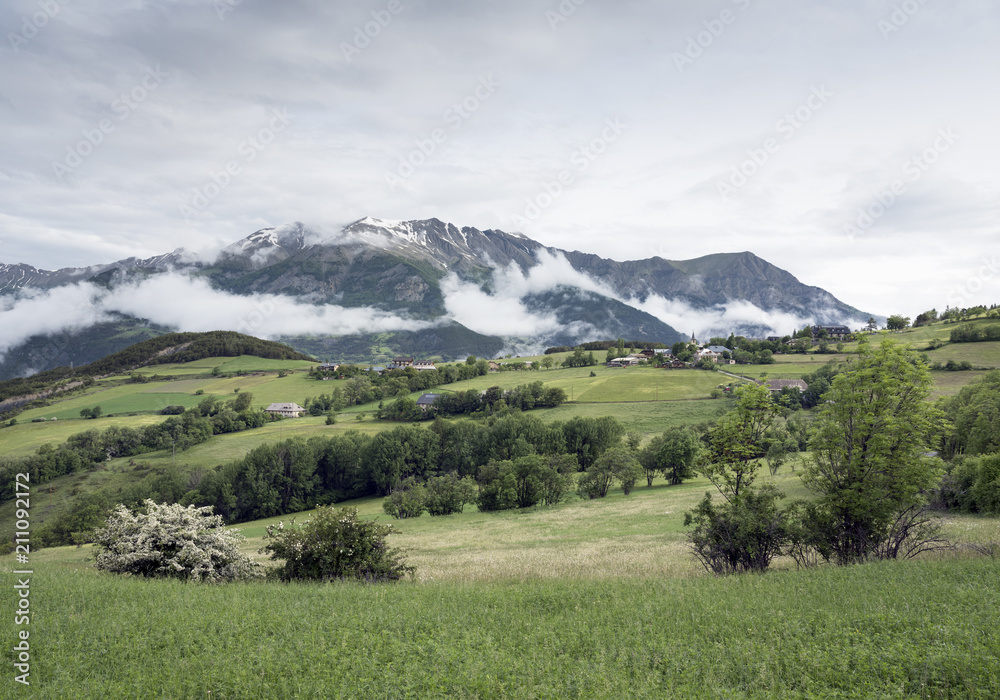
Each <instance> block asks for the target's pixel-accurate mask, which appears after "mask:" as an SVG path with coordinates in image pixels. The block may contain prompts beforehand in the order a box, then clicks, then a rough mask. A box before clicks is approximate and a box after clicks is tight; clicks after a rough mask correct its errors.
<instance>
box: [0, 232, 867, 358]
mask: <svg viewBox="0 0 1000 700" xmlns="http://www.w3.org/2000/svg"><path fill="white" fill-rule="evenodd" d="M164 279H166V280H173V283H172V284H173V285H174V286H173V287H170V286H166V288H167V291H166V292H164V291H163V290H162V289H160V288H157V292H156V294H155V295H154V294H145V295H144V294H142V293H141V292H143V291H144V289H145V288H144V287H143V285H144V284H149V285H154V284H155V282H156V281H157V280H164ZM177 280H180V282H177ZM206 282H207V283H208V284H209V285H210V288H206V287H205V286H204V285H205V283H206ZM74 283H76V284H81V285H83V287H82V291H84V292H86V293H87V294H89V295H90V297H91V301H90V303H91V304H92V305H93V304H101V305H102V306H101V311H102V314H95V315H94V318H99V319H100V320H102V321H103V320H106V319H107V318H108V317H109V316H112V317H113V316H114V314H118V315H119V316H127V317H131V318H137V317H144V318H148V319H149V322H150V324H157V323H159V324H161V325H163V326H167V325H169V326H171V327H172V328H179V329H181V330H183V329H185V325H186V324H189V326H188V327H189V328H190V329H191V330H200V329H203V328H205V327H206V326H208V327H219V326H220V325H222V324H223V323H231V324H232V325H231V326H230V327H231V328H234V329H238V330H241V331H248V332H251V333H253V334H254V335H261V336H265V337H271V338H278V337H285V338H289V339H296V340H295V342H297V343H301V344H300V345H299V347H309V348H310V349H311V348H313V347H321V348H325V349H326V350H327V353H326V354H332V353H335V352H337V350H338V348H343V351H345V352H346V351H348V348H349V349H350V352H349V354H350V355H351V356H352V357H357V355H356V352H357V351H359V349H360V348H363V347H365V346H370V347H382V348H383V349H385V348H389V349H394V348H393V346H392V345H391V344H389V345H386V344H385V343H383V342H381V341H380V339H379V337H378V336H379V335H380V334H386V333H390V334H392V335H391V337H392V338H394V339H395V340H396V342H397V343H398V345H397V346H396V347H398V349H399V350H400V351H405V350H403V348H407V347H411V343H412V342H414V339H415V338H420V337H423V336H420V335H419V334H420V333H421V332H423V331H424V330H431V329H434V328H444V327H452V328H461V329H462V330H461V332H457V333H456V332H448V333H443V334H442V333H438V334H437V335H434V334H433V333H431V334H430V335H428V336H426V338H427V339H428V352H429V351H430V349H431V348H433V349H434V351H435V352H434V354H439V355H442V356H445V357H449V358H454V357H455V356H456V355H458V354H459V350H460V349H462V350H464V349H465V348H468V347H475V348H477V349H478V350H479V352H473V353H472V354H477V355H479V354H485V353H483V349H484V348H491V347H494V346H496V345H497V344H498V343H499V344H500V345H501V347H503V344H504V343H505V342H507V347H508V351H509V349H510V348H513V347H517V348H518V349H519V350H529V349H540V347H544V346H545V345H557V344H558V345H562V344H574V343H577V342H582V341H586V340H595V339H607V338H615V337H619V336H624V337H630V338H648V339H649V340H653V341H660V342H671V341H673V340H677V339H681V338H682V337H686V336H687V334H688V333H689V332H691V331H692V330H695V331H697V332H698V334H699V335H703V336H705V337H708V336H711V335H728V334H729V333H730V332H733V331H735V332H737V333H742V334H745V335H768V334H770V333H774V332H780V333H786V332H788V331H789V330H790V328H789V326H790V325H793V324H795V325H797V326H798V327H801V326H802V325H804V324H806V323H843V324H846V325H851V326H854V327H858V326H860V325H862V324H863V323H864V322H865V321H867V319H868V317H869V316H870V315H871V314H868V313H862V312H860V311H859V310H858V309H855V308H854V307H851V306H849V305H847V304H844V303H843V302H841V301H840V300H838V299H836V298H835V297H834V296H833V295H831V294H829V293H828V292H826V291H824V290H822V289H820V288H818V287H812V286H809V285H806V284H803V283H802V282H800V281H799V280H798V279H796V278H795V277H794V276H793V275H792V274H790V273H789V272H787V271H785V270H782V269H780V268H778V267H776V266H774V265H771V264H770V263H768V262H767V261H766V260H763V259H761V258H759V257H757V256H756V255H754V254H753V253H750V252H742V253H720V254H713V255H707V256H703V257H700V258H696V259H694V260H680V261H671V260H665V259H663V258H660V257H653V258H647V259H645V260H631V261H616V260H610V259H606V258H601V257H599V256H597V255H592V254H588V253H585V252H580V251H564V250H560V249H557V248H551V247H546V246H543V245H542V244H540V243H538V242H537V241H533V240H531V239H530V238H527V237H525V236H523V235H521V234H517V233H507V232H504V231H498V230H486V231H481V230H479V229H476V228H471V227H465V228H458V227H456V226H454V225H453V224H448V223H445V222H442V221H440V220H438V219H427V220H421V221H387V220H382V219H375V218H372V217H366V218H364V219H360V220H358V221H355V222H353V223H351V224H349V225H347V226H343V227H326V226H306V225H304V224H301V223H292V224H286V225H283V226H278V227H274V228H265V229H261V230H259V231H256V232H254V233H252V234H251V235H249V236H247V237H246V238H245V239H243V240H241V241H238V242H236V243H233V244H232V245H230V246H228V247H226V248H225V249H224V250H223V251H222V252H221V253H220V254H219V255H218V256H217V258H216V259H215V260H214V261H212V262H210V263H209V262H191V261H189V259H188V257H187V256H186V255H185V253H184V252H183V251H180V250H178V251H174V252H173V253H170V254H167V255H161V256H155V257H152V258H148V259H143V260H140V259H137V258H129V259H126V260H121V261H118V262H116V263H111V264H105V265H97V266H93V267H88V268H67V269H64V270H55V271H45V270H37V269H35V268H33V267H30V266H27V265H0V299H3V300H5V301H4V302H3V304H5V305H6V306H7V307H8V308H14V307H16V306H17V305H18V304H20V303H27V302H28V301H29V299H28V297H29V296H33V297H34V299H33V300H31V301H33V303H35V305H36V306H39V307H41V308H42V309H44V307H45V301H46V299H45V296H44V292H45V290H51V291H52V293H53V294H54V293H55V288H56V287H60V286H64V285H67V284H74ZM198 284H200V285H201V286H200V287H197V285H198ZM87 285H90V286H87ZM184 285H187V287H186V288H184V289H183V290H181V291H184V292H185V293H186V296H183V295H179V294H178V295H177V296H178V297H179V298H183V299H185V300H186V303H185V305H184V308H183V309H180V311H182V312H183V313H178V311H179V309H178V308H177V307H176V306H174V307H170V305H169V303H168V302H169V301H170V299H169V298H168V299H164V298H163V297H165V296H166V297H171V296H172V294H171V291H172V290H173V289H174V288H175V287H183V286H184ZM195 287H197V288H195ZM39 290H41V292H40V291H39ZM39 294H41V297H39ZM157 295H158V296H157ZM154 296H155V297H156V298H155V299H152V297H154ZM247 297H250V298H251V299H253V300H257V301H256V302H254V303H258V304H259V305H260V306H261V307H266V308H269V309H270V308H274V309H278V311H275V312H273V313H267V314H257V313H256V312H254V311H247V309H246V303H243V304H242V305H241V304H238V303H237V302H238V301H239V300H240V299H243V300H244V302H246V299H247ZM39 299H40V301H39ZM64 299H65V295H64ZM135 299H140V300H144V301H143V302H141V303H140V302H135V301H134V300H135ZM261 300H264V301H261ZM164 302H167V303H166V304H164ZM53 303H55V302H53ZM143 304H145V305H143ZM230 305H232V306H234V307H236V306H238V307H239V308H241V309H242V311H239V312H237V311H235V310H234V311H233V312H232V313H228V312H226V311H223V312H221V313H220V312H219V311H218V309H227V308H229V306H230ZM164 306H167V307H170V308H168V309H167V310H168V311H169V313H167V312H166V311H165V309H164ZM203 308H204V309H214V310H216V311H215V314H214V315H213V316H211V318H212V319H213V321H212V322H211V324H207V323H205V322H201V323H197V321H198V320H199V319H200V318H201V312H202V309H203ZM3 309H4V307H3V306H0V313H2V312H3ZM61 309H63V310H64V309H65V301H63V307H61ZM32 315H38V314H35V313H34V312H33V313H32V314H21V315H20V316H18V318H21V319H23V318H25V317H28V316H32ZM42 315H44V310H43V311H42ZM258 316H259V317H260V318H259V321H260V323H259V324H256V325H252V327H251V326H247V327H244V326H241V325H240V323H241V321H245V319H247V318H256V317H258ZM313 317H315V319H316V320H315V322H313V320H312V319H313ZM216 318H221V319H222V321H221V322H219V323H216V322H215V320H214V319H216ZM227 319H231V320H227ZM341 319H343V321H341ZM359 319H360V320H359ZM26 323H28V324H29V325H30V323H31V319H30V318H29V320H28V321H27V322H26ZM671 324H676V325H677V326H680V327H682V328H684V331H685V332H684V333H680V332H678V331H677V330H676V329H675V328H674V327H673V326H672V325H671ZM51 325H52V324H47V325H46V324H42V323H39V324H38V326H39V331H38V334H37V335H40V336H45V335H51V334H52V332H53V331H52V329H51ZM68 325H69V324H67V326H68ZM77 325H79V324H77ZM779 325H780V328H778V327H775V326H779ZM365 326H367V327H365ZM19 330H20V331H21V332H20V333H19V334H17V335H16V336H15V337H17V338H23V337H28V336H30V335H31V334H29V333H25V332H24V331H25V329H23V328H22V329H19ZM413 333H416V335H407V334H413ZM112 335H113V334H109V336H108V339H109V342H111V336H112ZM332 336H349V338H345V339H344V341H343V342H342V343H340V344H339V345H338V343H335V342H325V340H324V339H329V338H330V337H332ZM309 338H312V339H314V340H316V342H318V343H319V344H318V345H317V344H315V343H314V342H313V341H312V340H308V341H307V340H306V339H309ZM432 338H437V340H432ZM459 338H461V340H460V341H459V340H458V339H459ZM447 339H452V340H455V341H456V344H455V345H454V347H452V348H451V349H449V348H448V347H446V346H447V343H448V342H450V341H448V340H447ZM3 340H4V339H3V337H2V334H0V352H2V351H3V349H4V348H7V349H8V352H7V355H8V356H10V355H11V354H12V353H15V354H16V353H17V352H19V350H18V348H17V347H14V346H16V345H17V343H14V342H7V343H6V344H5V343H4V342H3ZM382 340H384V338H383V339H382ZM320 341H323V342H320ZM29 342H37V341H29ZM442 343H443V344H442ZM71 345H72V344H71ZM109 347H110V346H109ZM417 347H419V345H418V346H417ZM470 352H471V351H470ZM417 354H420V353H417ZM21 356H22V357H24V356H26V357H33V356H32V353H31V352H27V354H26V355H25V352H24V351H21ZM331 359H336V358H331ZM371 359H375V357H374V356H373V357H372V358H371ZM74 361H76V360H74ZM17 365H18V367H19V368H20V370H19V371H24V370H25V369H26V368H32V369H39V368H43V366H33V361H27V360H24V359H20V360H18V361H17ZM12 372H16V371H15V370H11V369H7V370H5V369H4V367H3V365H2V364H0V374H3V373H6V374H7V375H8V376H9V375H10V374H11V373H12Z"/></svg>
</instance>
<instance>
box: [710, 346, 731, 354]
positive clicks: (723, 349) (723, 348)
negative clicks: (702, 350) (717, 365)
mask: <svg viewBox="0 0 1000 700" xmlns="http://www.w3.org/2000/svg"><path fill="white" fill-rule="evenodd" d="M708 349H709V350H711V351H712V352H714V353H716V354H718V355H721V354H722V353H724V352H728V353H729V354H730V355H732V354H733V351H732V350H730V349H729V348H727V347H726V346H725V345H709V346H708Z"/></svg>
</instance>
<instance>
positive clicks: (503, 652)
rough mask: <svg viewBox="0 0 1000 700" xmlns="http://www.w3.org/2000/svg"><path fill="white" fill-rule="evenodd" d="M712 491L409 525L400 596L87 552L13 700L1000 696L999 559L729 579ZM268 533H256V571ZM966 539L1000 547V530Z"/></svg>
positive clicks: (48, 585)
mask: <svg viewBox="0 0 1000 700" xmlns="http://www.w3.org/2000/svg"><path fill="white" fill-rule="evenodd" d="M776 481H777V483H778V484H779V485H781V486H783V487H784V488H786V490H788V491H789V492H790V495H795V494H796V492H797V491H798V489H800V488H801V487H800V486H797V481H796V477H795V476H794V475H792V474H790V473H786V474H779V476H778V477H777V479H776ZM705 488H706V483H705V482H704V481H696V482H691V483H689V484H685V485H683V486H681V487H666V486H664V485H662V484H654V486H653V487H652V488H647V487H645V486H642V487H639V488H638V489H636V490H635V491H634V492H633V493H632V494H631V495H630V496H628V497H626V496H623V495H621V493H620V492H619V493H614V494H613V495H611V496H609V497H608V498H607V499H604V500H601V501H571V502H569V503H567V504H563V505H560V506H557V507H553V508H535V509H530V510H527V511H515V512H504V513H493V514H483V513H478V512H476V511H475V509H474V508H472V509H467V512H466V513H463V514H459V515H453V516H448V517H444V518H431V517H429V516H426V515H425V516H423V517H421V518H418V519H415V520H408V521H403V522H402V523H401V526H400V529H401V531H402V534H399V535H394V536H392V538H390V541H391V542H392V543H394V544H395V545H397V546H402V547H404V548H406V549H407V550H408V554H407V557H408V561H410V562H411V563H413V564H415V565H416V566H417V567H418V570H417V574H416V576H415V577H414V578H413V579H412V580H404V581H401V582H399V583H397V584H392V585H377V586H366V585H362V584H352V583H342V584H296V585H288V584H277V583H254V584H230V585H222V586H199V585H191V584H183V583H178V582H172V581H144V580H137V579H130V578H125V577H119V576H114V575H110V574H103V573H100V572H97V571H95V570H94V568H93V566H92V563H91V562H90V561H89V560H88V557H89V556H90V551H89V549H90V548H89V547H83V548H72V547H70V548H58V549H52V550H44V551H42V552H41V553H36V554H33V556H32V560H31V565H32V570H33V571H34V574H33V575H32V576H31V589H30V591H31V609H32V610H33V617H32V620H31V625H30V633H31V637H30V640H31V653H32V659H31V661H32V665H31V681H32V687H31V689H30V692H21V693H16V692H15V691H9V690H5V693H6V694H5V697H7V696H9V697H20V696H22V695H23V696H24V697H74V698H108V697H164V698H166V697H170V698H182V697H183V698H188V697H196V696H197V697H213V698H249V697H261V698H264V697H266V698H311V697H324V698H326V697H331V698H420V699H423V698H498V699H500V698H560V699H561V698H572V697H576V698H595V697H601V698H881V697H954V698H982V699H983V700H986V699H988V698H996V697H1000V587H998V586H997V581H998V580H1000V560H997V559H989V558H979V557H975V558H974V557H971V556H969V555H968V554H964V553H961V552H955V553H944V554H939V555H937V556H927V557H924V558H922V559H919V560H916V561H905V562H882V563H875V564H868V565H863V566H854V567H845V568H838V567H833V566H825V567H820V568H818V569H812V570H801V571H799V570H795V569H794V568H793V567H792V566H791V564H789V563H788V562H778V567H777V569H776V570H774V571H772V572H770V573H768V574H765V575H746V576H737V577H728V578H714V577H710V576H707V575H705V574H704V573H703V572H702V571H701V570H700V569H699V567H698V566H697V565H696V564H695V563H694V562H693V560H692V559H691V557H690V554H689V553H688V552H687V551H686V549H685V546H684V528H683V526H682V517H683V515H682V513H683V511H684V510H685V509H687V508H689V507H690V506H691V505H693V504H694V502H695V501H696V500H697V499H698V498H699V497H700V496H701V494H702V493H703V492H704V490H705ZM355 505H357V506H358V507H359V510H360V511H361V512H362V513H363V514H366V515H368V516H369V517H378V518H380V519H383V520H384V519H385V516H384V515H379V512H380V503H379V501H377V500H366V501H361V502H358V503H356V504H355ZM300 517H301V516H300ZM286 519H287V518H286ZM267 522H268V521H261V522H257V523H250V524H248V525H246V526H244V527H243V528H242V529H243V531H244V532H245V533H246V534H247V535H248V536H249V537H250V538H251V541H250V542H248V544H247V547H246V549H247V550H248V551H255V550H256V549H257V547H258V546H259V544H260V537H261V536H262V535H263V531H264V527H265V525H266V524H267ZM947 527H948V531H949V533H950V534H951V535H952V536H955V537H962V538H965V539H972V540H978V541H988V540H991V539H992V540H997V539H1000V520H998V519H995V518H994V519H984V518H973V517H970V516H963V517H959V518H951V519H950V522H949V523H948V526H947ZM15 566H17V565H16V564H15V563H14V561H13V560H12V557H11V556H6V557H3V558H2V560H0V570H3V571H4V573H5V575H6V577H7V580H12V577H13V574H12V573H11V572H12V570H13V569H14V568H15ZM16 595H17V593H16V591H15V590H14V589H13V587H12V586H5V587H4V588H3V591H2V592H0V604H2V605H3V606H4V607H5V608H6V609H7V610H13V609H14V607H15V596H16ZM8 629H10V630H13V629H14V628H13V626H12V625H11V623H10V622H8ZM11 645H12V644H11ZM7 656H8V658H9V657H10V652H8V653H7ZM8 673H9V671H8ZM5 683H6V685H5V686H4V687H5V688H9V687H11V686H12V685H13V683H12V680H11V679H10V678H8V679H7V680H6V681H5ZM24 690H28V689H24Z"/></svg>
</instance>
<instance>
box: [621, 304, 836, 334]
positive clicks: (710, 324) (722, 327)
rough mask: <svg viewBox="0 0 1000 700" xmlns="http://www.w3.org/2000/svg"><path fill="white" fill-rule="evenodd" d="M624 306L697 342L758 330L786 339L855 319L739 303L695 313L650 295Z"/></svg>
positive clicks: (686, 305)
mask: <svg viewBox="0 0 1000 700" xmlns="http://www.w3.org/2000/svg"><path fill="white" fill-rule="evenodd" d="M626 303H628V304H629V305H631V306H634V307H636V308H637V309H641V310H642V311H645V312H646V313H648V314H651V315H653V316H656V317H657V318H658V319H660V320H661V321H663V322H664V323H666V324H668V325H671V326H673V327H674V328H676V329H677V330H679V331H681V332H682V333H689V332H692V333H694V334H695V336H696V337H697V338H698V339H699V340H707V339H708V338H709V337H711V336H728V335H729V334H730V333H734V332H735V333H737V334H740V333H741V332H743V333H754V334H759V333H760V330H761V329H766V330H767V335H788V334H791V332H792V331H795V330H798V329H801V328H802V327H804V326H806V325H808V324H813V323H843V324H844V325H848V326H850V325H852V324H855V323H856V319H854V318H851V317H846V318H842V317H840V316H839V314H836V313H835V312H834V311H833V310H829V311H825V312H822V313H821V314H820V315H819V316H804V315H802V314H795V313H789V312H787V311H777V310H771V311H766V310H764V309H762V308H760V307H758V306H755V305H754V304H751V303H750V302H748V301H742V300H740V301H730V302H729V303H728V304H726V305H725V306H722V305H719V306H714V307H711V308H707V309H695V308H693V307H691V306H689V305H688V304H686V303H684V302H683V301H680V300H678V299H666V298H664V297H662V296H659V295H657V294H651V295H649V296H648V297H647V298H646V299H645V300H643V301H639V300H638V299H630V300H628V301H627V302H626ZM741 329H742V330H741Z"/></svg>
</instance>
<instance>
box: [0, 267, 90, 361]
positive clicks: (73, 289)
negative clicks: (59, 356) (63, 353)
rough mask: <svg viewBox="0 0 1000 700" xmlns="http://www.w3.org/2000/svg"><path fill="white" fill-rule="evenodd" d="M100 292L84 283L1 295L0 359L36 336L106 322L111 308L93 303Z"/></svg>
mask: <svg viewBox="0 0 1000 700" xmlns="http://www.w3.org/2000/svg"><path fill="white" fill-rule="evenodd" d="M97 291H98V290H97V288H96V287H94V286H93V285H90V284H84V285H71V286H66V287H57V288H56V289H53V290H51V291H41V290H25V291H24V292H23V293H21V294H20V295H18V296H0V329H2V330H0V358H2V356H3V355H4V354H5V353H6V352H7V351H8V350H10V349H11V348H13V347H16V346H18V345H20V344H21V343H23V342H24V341H25V340H27V339H28V338H30V337H31V336H33V335H52V334H54V333H59V332H61V331H64V330H80V329H82V328H86V327H87V326H90V325H93V324H95V323H100V322H102V321H106V320H107V319H108V315H107V310H106V309H104V308H102V307H101V306H100V305H95V304H93V303H92V296H93V295H94V294H95V293H96V292H97Z"/></svg>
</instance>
